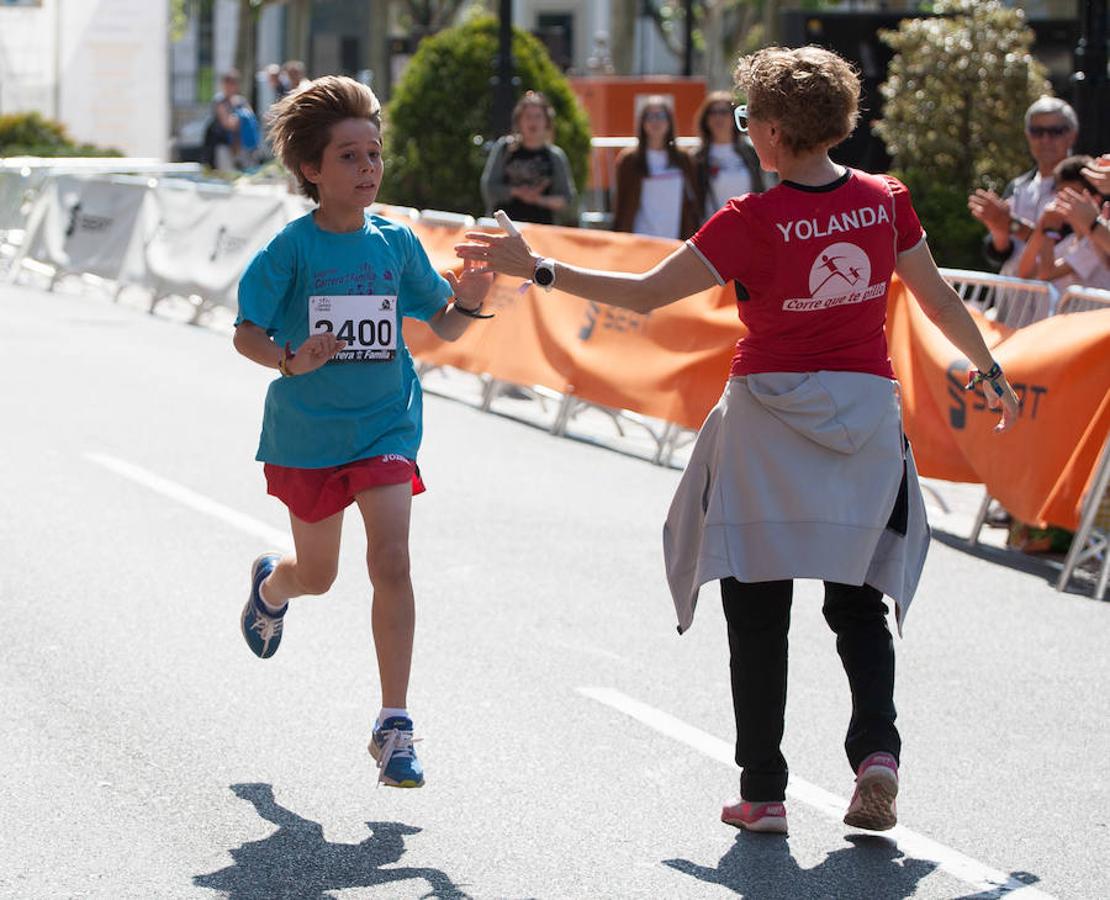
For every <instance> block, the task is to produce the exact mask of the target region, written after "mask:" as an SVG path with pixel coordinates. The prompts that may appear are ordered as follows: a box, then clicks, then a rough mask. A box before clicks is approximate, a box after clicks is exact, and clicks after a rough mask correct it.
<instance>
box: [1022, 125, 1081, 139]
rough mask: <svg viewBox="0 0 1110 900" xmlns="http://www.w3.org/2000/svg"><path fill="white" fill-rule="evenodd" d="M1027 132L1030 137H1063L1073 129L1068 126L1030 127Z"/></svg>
mask: <svg viewBox="0 0 1110 900" xmlns="http://www.w3.org/2000/svg"><path fill="white" fill-rule="evenodd" d="M1025 131H1026V133H1027V134H1028V135H1029V136H1030V137H1037V138H1039V137H1063V136H1064V135H1065V134H1067V133H1068V132H1069V131H1071V129H1070V128H1068V126H1067V125H1030V126H1029V127H1028V128H1026V129H1025Z"/></svg>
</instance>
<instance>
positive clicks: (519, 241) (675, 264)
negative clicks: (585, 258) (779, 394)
mask: <svg viewBox="0 0 1110 900" xmlns="http://www.w3.org/2000/svg"><path fill="white" fill-rule="evenodd" d="M466 237H467V243H465V244H459V245H457V246H456V247H455V252H456V253H457V254H458V255H459V256H460V257H461V258H462V259H465V260H471V261H476V262H478V263H480V264H481V266H482V268H480V269H478V271H479V272H499V273H501V274H503V275H515V276H517V277H518V278H531V277H532V273H533V272H534V271H535V268H536V263H537V262H538V261H539V260H540V256H539V254H537V253H534V252H533V251H532V248H531V247H529V246H528V244H527V243H526V242H525V240H524V238H522V237H520V236H519V235H512V234H490V233H487V232H481V231H470V232H467V235H466ZM716 284H717V280H716V279H715V278H714V277H713V273H711V272H710V271H709V269H708V268H707V267H706V265H705V263H704V262H702V260H701V258H700V257H699V256H698V255H697V254H696V253H695V252H694V251H693V250H691V249H690V247H689V245H687V244H683V245H682V246H681V247H679V248H678V249H677V250H675V251H674V252H673V253H672V254H671V255H670V256H668V257H667V258H666V259H664V260H663V261H662V262H661V263H659V264H658V265H657V266H655V268H653V269H651V270H649V271H647V272H642V273H639V274H633V273H628V272H611V271H604V270H601V269H584V268H581V267H580V266H573V265H570V264H569V263H565V262H563V261H562V260H557V261H556V262H555V287H557V288H558V289H559V290H560V291H564V292H565V293H568V294H574V295H575V296H577V297H585V298H586V299H587V300H596V301H597V302H599V303H607V304H609V305H610V306H619V307H620V308H621V309H629V310H632V311H633V312H638V313H646V312H651V310H653V309H658V308H659V307H660V306H666V305H667V304H668V303H673V302H674V301H675V300H681V299H682V298H683V297H687V296H689V295H690V294H697V293H699V292H700V291H704V290H708V289H709V288H711V287H714V286H715V285H716Z"/></svg>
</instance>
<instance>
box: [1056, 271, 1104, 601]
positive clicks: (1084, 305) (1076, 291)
mask: <svg viewBox="0 0 1110 900" xmlns="http://www.w3.org/2000/svg"><path fill="white" fill-rule="evenodd" d="M1097 309H1110V291H1102V290H1096V289H1094V288H1084V287H1069V288H1068V289H1067V290H1066V291H1064V296H1063V297H1061V298H1060V306H1059V309H1058V310H1057V315H1067V314H1069V313H1084V312H1089V311H1091V310H1097ZM1099 558H1101V560H1102V563H1101V565H1100V566H1099V573H1098V577H1097V579H1096V581H1095V592H1094V597H1095V599H1096V600H1101V599H1102V598H1103V597H1104V596H1105V595H1106V585H1107V581H1110V436H1108V437H1107V439H1106V441H1105V443H1103V445H1102V455H1101V456H1100V457H1099V463H1098V468H1097V469H1096V470H1095V477H1094V479H1093V480H1092V482H1091V490H1090V493H1089V494H1088V496H1087V498H1086V500H1085V501H1084V503H1083V511H1082V514H1081V516H1080V519H1079V529H1078V530H1077V531H1076V532H1075V536H1074V537H1073V538H1072V541H1071V547H1070V548H1069V549H1068V555H1067V557H1066V558H1065V559H1064V567H1063V569H1062V570H1061V572H1060V579H1059V580H1058V581H1057V582H1056V590H1058V591H1063V590H1066V589H1067V586H1068V583H1069V582H1070V581H1071V577H1072V574H1073V573H1074V572H1075V569H1076V567H1077V566H1079V565H1080V564H1081V563H1084V562H1086V561H1087V560H1097V559H1099Z"/></svg>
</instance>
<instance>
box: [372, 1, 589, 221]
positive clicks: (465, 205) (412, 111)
mask: <svg viewBox="0 0 1110 900" xmlns="http://www.w3.org/2000/svg"><path fill="white" fill-rule="evenodd" d="M497 27H498V26H497V20H496V19H493V18H487V17H483V18H479V19H475V20H473V21H471V22H469V23H467V24H465V25H461V26H459V27H457V28H451V29H447V30H445V31H441V32H440V33H439V34H437V35H435V36H434V37H430V38H426V39H425V40H423V41H422V42H421V43H420V46H419V48H418V49H417V51H416V54H415V55H414V56H413V58H412V61H411V62H410V63H409V67H408V69H407V71H406V72H405V75H404V77H403V78H402V79H401V82H400V84H399V85H398V86H397V88H396V90H395V91H394V95H393V99H392V101H391V102H390V104H389V107H388V109H387V110H386V116H385V158H386V169H385V177H384V180H383V184H382V191H381V200H382V202H384V203H395V204H400V205H404V206H415V207H417V208H420V209H443V210H450V211H452V212H462V213H469V214H470V215H482V214H484V212H485V207H484V205H483V203H482V196H481V191H480V188H479V181H480V178H481V175H482V168H483V167H484V166H485V162H486V156H487V154H488V152H489V147H490V144H491V142H492V141H493V140H495V139H496V138H498V137H500V135H496V134H492V133H491V115H492V104H493V89H492V86H491V84H490V78H491V76H493V74H494V73H495V70H496V64H497ZM513 67H514V71H515V74H516V77H517V78H518V79H519V84H516V85H514V89H515V92H516V97H519V96H520V95H521V94H523V93H524V92H525V91H529V90H533V91H542V92H543V93H544V94H545V95H546V96H547V98H548V99H549V100H550V101H551V105H552V106H553V107H554V108H555V143H556V144H557V145H558V146H559V147H561V148H562V149H563V151H564V152H565V153H566V155H567V158H568V159H569V161H570V166H571V171H572V172H573V174H574V180H575V182H576V183H577V185H578V188H579V190H581V189H582V188H583V187H584V186H585V183H586V175H587V171H588V168H589V157H590V129H589V122H588V120H587V118H586V113H585V111H584V110H583V109H582V107H581V105H580V104H579V103H578V99H577V97H575V95H574V92H573V91H572V90H571V88H570V84H569V83H568V82H567V80H566V78H564V77H563V74H562V73H561V72H560V71H559V69H558V68H557V67H556V66H555V64H554V63H552V61H551V58H550V57H549V56H548V54H547V49H546V48H545V47H544V46H543V44H542V43H540V41H538V40H536V38H534V37H532V36H531V35H530V34H528V33H527V32H524V31H521V30H519V29H514V30H513Z"/></svg>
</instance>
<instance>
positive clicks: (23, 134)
mask: <svg viewBox="0 0 1110 900" xmlns="http://www.w3.org/2000/svg"><path fill="white" fill-rule="evenodd" d="M0 156H122V154H121V153H120V152H119V151H118V150H110V149H105V148H103V147H95V146H93V145H92V144H76V143H74V142H73V139H72V138H70V136H69V134H68V133H67V132H66V129H65V126H64V125H62V123H61V122H55V121H54V120H53V119H47V118H46V117H45V116H43V115H41V114H40V113H37V112H24V113H11V114H9V115H6V116H0Z"/></svg>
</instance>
